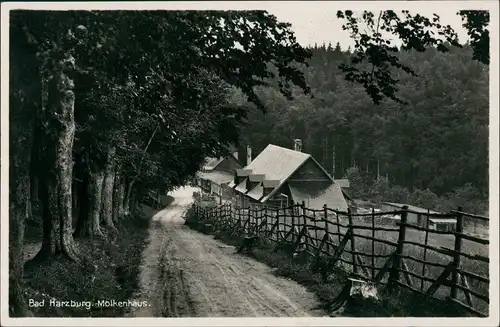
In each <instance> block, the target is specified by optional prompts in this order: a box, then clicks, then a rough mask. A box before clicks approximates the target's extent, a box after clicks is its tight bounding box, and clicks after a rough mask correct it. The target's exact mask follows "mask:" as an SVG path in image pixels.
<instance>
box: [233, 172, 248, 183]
mask: <svg viewBox="0 0 500 327" xmlns="http://www.w3.org/2000/svg"><path fill="white" fill-rule="evenodd" d="M251 173H252V171H251V170H249V169H236V170H235V172H234V184H235V185H239V184H240V183H241V182H243V181H244V180H245V178H247V177H248V176H249V175H250V174H251Z"/></svg>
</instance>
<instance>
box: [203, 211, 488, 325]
mask: <svg viewBox="0 0 500 327" xmlns="http://www.w3.org/2000/svg"><path fill="white" fill-rule="evenodd" d="M194 208H195V210H196V214H197V215H198V217H200V219H201V220H204V221H208V222H210V224H212V225H213V226H214V228H215V229H230V230H232V232H233V233H242V234H244V235H258V236H260V237H263V238H265V239H267V240H269V241H272V242H274V243H275V244H277V245H278V244H289V245H290V246H291V247H292V251H293V252H304V253H307V254H308V255H310V256H312V257H318V256H322V257H326V258H328V260H329V265H328V267H330V268H333V267H334V265H337V266H339V265H340V266H341V267H342V268H343V269H345V270H347V271H348V272H349V273H350V274H352V275H353V276H356V277H358V278H361V279H364V280H367V281H370V282H374V283H377V284H383V285H387V286H388V287H395V286H399V287H403V288H406V289H409V290H411V291H413V292H416V293H419V294H421V295H423V296H424V297H425V298H430V297H435V298H446V299H449V300H450V301H452V302H454V303H455V304H457V305H459V306H460V307H462V308H465V309H466V310H468V311H469V312H471V313H473V314H475V315H477V316H481V317H485V316H488V306H489V282H490V280H489V258H488V246H489V240H488V239H487V238H482V237H478V236H473V235H469V234H467V233H466V232H464V221H465V219H467V220H469V221H474V220H479V221H487V220H488V218H487V217H483V216H478V215H473V214H469V213H465V212H463V211H462V209H461V208H458V210H454V211H451V212H450V213H446V214H432V213H427V214H425V216H426V219H425V220H424V221H425V222H426V223H425V225H426V226H419V225H415V224H412V223H409V222H408V213H410V212H413V211H411V210H409V209H408V207H406V206H405V207H403V208H402V210H397V211H390V212H375V211H374V210H373V209H372V212H371V213H367V214H354V213H351V211H350V210H349V211H347V212H342V211H338V210H334V209H330V208H327V206H326V205H325V206H324V207H323V209H322V210H317V209H310V208H307V207H305V204H304V203H302V204H301V205H297V204H296V205H292V206H289V207H286V208H270V207H263V208H250V209H241V208H236V207H234V206H233V205H232V204H224V205H219V206H213V207H203V206H200V204H199V203H195V204H194ZM413 213H417V212H413ZM417 214H419V213H417ZM420 214H421V213H420ZM387 216H399V217H400V219H398V220H399V221H397V220H393V221H395V222H394V223H389V224H388V223H387V221H386V219H385V218H386V217H387ZM433 217H434V218H454V219H456V225H455V230H454V231H441V230H435V229H431V228H429V220H430V219H429V218H433ZM377 234H379V235H377Z"/></svg>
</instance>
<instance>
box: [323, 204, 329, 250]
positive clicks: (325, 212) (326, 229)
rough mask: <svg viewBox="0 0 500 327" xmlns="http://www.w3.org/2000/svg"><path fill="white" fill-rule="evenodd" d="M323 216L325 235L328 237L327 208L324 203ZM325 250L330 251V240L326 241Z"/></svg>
mask: <svg viewBox="0 0 500 327" xmlns="http://www.w3.org/2000/svg"><path fill="white" fill-rule="evenodd" d="M323 216H324V218H325V235H326V236H327V237H328V236H329V235H330V233H329V232H328V225H329V224H328V209H327V206H326V204H324V205H323ZM326 252H327V253H330V242H328V241H327V242H326Z"/></svg>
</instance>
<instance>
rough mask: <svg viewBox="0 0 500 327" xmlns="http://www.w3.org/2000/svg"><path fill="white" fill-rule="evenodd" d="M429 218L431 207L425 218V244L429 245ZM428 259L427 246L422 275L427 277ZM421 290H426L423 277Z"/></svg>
mask: <svg viewBox="0 0 500 327" xmlns="http://www.w3.org/2000/svg"><path fill="white" fill-rule="evenodd" d="M429 219H430V209H427V218H426V219H425V240H424V244H425V246H427V243H429ZM426 259H427V247H425V248H424V257H423V261H424V262H423V263H422V277H425V274H426V271H427V270H426V268H427V266H426V264H425V262H426V261H425V260H426ZM420 290H421V291H423V290H424V280H423V279H421V280H420Z"/></svg>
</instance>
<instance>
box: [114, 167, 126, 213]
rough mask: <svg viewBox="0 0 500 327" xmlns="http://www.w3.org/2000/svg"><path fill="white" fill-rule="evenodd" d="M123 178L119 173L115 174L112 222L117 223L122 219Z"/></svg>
mask: <svg viewBox="0 0 500 327" xmlns="http://www.w3.org/2000/svg"><path fill="white" fill-rule="evenodd" d="M124 193H125V185H124V178H123V176H122V174H120V173H119V172H116V173H115V184H114V190H113V221H115V222H118V220H119V219H120V218H122V217H123V214H124V210H123V199H124V196H125V194H124Z"/></svg>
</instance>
